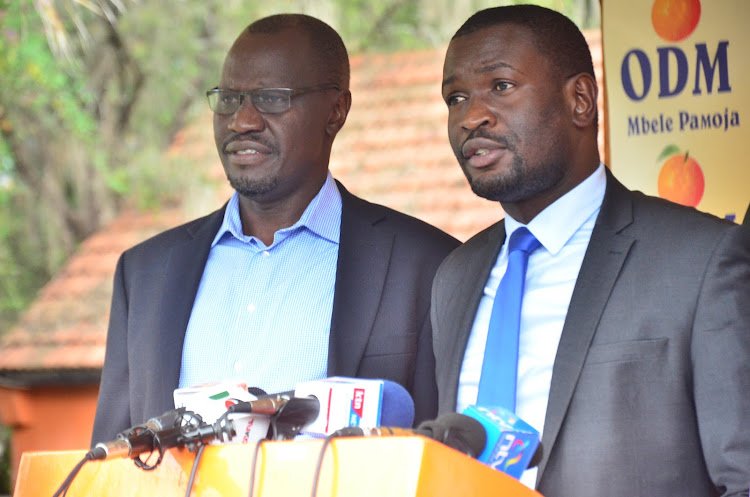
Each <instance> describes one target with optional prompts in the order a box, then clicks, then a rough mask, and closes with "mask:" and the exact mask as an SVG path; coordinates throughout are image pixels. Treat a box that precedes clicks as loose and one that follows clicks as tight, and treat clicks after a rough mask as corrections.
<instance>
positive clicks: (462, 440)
mask: <svg viewBox="0 0 750 497" xmlns="http://www.w3.org/2000/svg"><path fill="white" fill-rule="evenodd" d="M414 435H421V436H424V437H427V438H430V439H432V440H436V441H438V442H440V443H442V444H444V445H447V446H448V447H450V448H452V449H455V450H458V451H459V452H462V453H464V454H466V455H468V456H470V457H474V458H476V457H477V456H478V455H479V454H481V453H482V451H483V450H484V446H485V444H486V443H487V434H486V432H485V429H484V427H483V426H482V424H481V423H480V422H479V421H477V420H476V419H474V418H471V417H469V416H466V415H464V414H459V413H457V412H451V413H447V414H443V415H442V416H439V417H438V418H437V419H434V420H429V421H423V422H422V423H420V424H419V426H417V427H416V428H414V429H409V428H398V427H387V426H386V427H379V428H362V427H360V426H350V427H347V428H342V429H340V430H336V431H335V432H333V433H332V434H331V435H329V438H337V437H387V436H414Z"/></svg>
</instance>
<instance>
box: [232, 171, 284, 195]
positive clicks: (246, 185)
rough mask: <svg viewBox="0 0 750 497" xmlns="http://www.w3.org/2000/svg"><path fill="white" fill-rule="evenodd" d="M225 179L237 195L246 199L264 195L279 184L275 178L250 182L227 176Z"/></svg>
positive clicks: (245, 179) (241, 178)
mask: <svg viewBox="0 0 750 497" xmlns="http://www.w3.org/2000/svg"><path fill="white" fill-rule="evenodd" d="M227 179H228V180H229V184H230V185H231V186H232V188H234V189H235V190H236V191H237V193H239V194H240V195H241V196H243V197H245V198H248V199H252V198H254V197H257V196H260V195H265V194H266V193H269V192H271V191H273V190H274V189H275V188H276V185H277V184H278V183H279V182H278V179H277V178H276V176H272V177H267V178H263V179H259V180H250V179H247V178H244V177H237V176H231V175H227Z"/></svg>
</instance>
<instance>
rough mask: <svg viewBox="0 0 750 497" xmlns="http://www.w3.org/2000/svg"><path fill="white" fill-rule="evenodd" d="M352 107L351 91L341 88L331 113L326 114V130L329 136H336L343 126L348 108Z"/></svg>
mask: <svg viewBox="0 0 750 497" xmlns="http://www.w3.org/2000/svg"><path fill="white" fill-rule="evenodd" d="M351 107H352V93H351V92H350V91H349V90H343V91H342V92H341V93H340V94H339V96H338V98H336V102H335V103H334V104H333V108H332V109H331V115H330V116H328V125H327V126H326V132H327V133H328V134H329V135H331V137H334V136H336V133H338V132H339V131H340V130H341V128H343V127H344V123H345V122H346V116H348V115H349V109H351Z"/></svg>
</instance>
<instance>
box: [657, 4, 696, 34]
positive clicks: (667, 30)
mask: <svg viewBox="0 0 750 497" xmlns="http://www.w3.org/2000/svg"><path fill="white" fill-rule="evenodd" d="M700 17H701V3H700V0H654V6H653V7H652V8H651V23H652V24H653V25H654V31H656V34H657V35H659V36H660V37H661V38H662V39H664V40H666V41H680V40H684V39H685V38H687V37H688V36H689V35H690V33H692V32H693V30H694V29H695V27H696V26H697V25H698V20H699V19H700Z"/></svg>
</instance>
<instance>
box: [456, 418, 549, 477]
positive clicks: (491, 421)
mask: <svg viewBox="0 0 750 497" xmlns="http://www.w3.org/2000/svg"><path fill="white" fill-rule="evenodd" d="M462 414H465V415H467V416H470V417H472V418H474V419H476V420H477V421H479V422H480V423H482V426H484V430H485V431H486V432H487V444H486V445H485V446H484V451H483V452H482V453H481V454H480V455H479V457H478V458H477V460H479V461H480V462H483V463H484V464H486V465H488V466H490V467H491V468H493V469H496V470H498V471H502V472H503V473H505V474H507V475H510V476H512V477H514V478H516V479H520V478H521V475H522V474H523V472H524V471H526V468H527V467H528V465H529V462H530V461H531V458H532V457H533V456H534V452H536V449H537V447H538V446H539V442H540V440H541V436H540V435H539V431H537V430H536V429H534V428H533V427H532V426H531V425H529V424H528V423H526V422H525V421H523V420H522V419H520V418H519V417H518V416H516V415H515V414H514V413H512V412H511V411H509V410H507V409H504V408H502V407H482V406H469V407H467V408H466V409H464V411H463V413H462Z"/></svg>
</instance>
